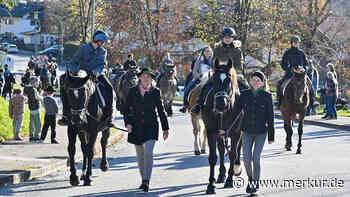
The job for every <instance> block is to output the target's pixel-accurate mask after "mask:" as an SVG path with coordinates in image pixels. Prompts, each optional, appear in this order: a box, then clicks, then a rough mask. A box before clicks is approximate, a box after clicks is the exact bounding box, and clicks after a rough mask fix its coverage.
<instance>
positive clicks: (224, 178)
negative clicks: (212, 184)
mask: <svg viewBox="0 0 350 197" xmlns="http://www.w3.org/2000/svg"><path fill="white" fill-rule="evenodd" d="M225 180H226V176H225V175H224V174H219V176H218V179H217V180H216V183H225Z"/></svg>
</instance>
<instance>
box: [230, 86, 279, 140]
mask: <svg viewBox="0 0 350 197" xmlns="http://www.w3.org/2000/svg"><path fill="white" fill-rule="evenodd" d="M236 102H237V103H236V104H235V108H234V111H235V113H236V114H238V113H239V112H240V111H241V110H243V112H244V117H243V121H242V131H243V132H246V133H249V134H263V133H266V132H268V140H269V141H273V140H274V135H275V128H274V112H273V105H272V95H271V94H270V93H269V92H266V91H264V90H259V92H258V94H257V95H256V96H254V94H253V91H252V89H248V90H244V91H242V92H241V96H240V97H239V99H238V100H237V101H236ZM234 117H236V115H235V116H234Z"/></svg>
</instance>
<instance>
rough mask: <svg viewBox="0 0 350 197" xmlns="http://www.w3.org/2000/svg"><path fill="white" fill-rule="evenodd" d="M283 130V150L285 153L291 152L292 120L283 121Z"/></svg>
mask: <svg viewBox="0 0 350 197" xmlns="http://www.w3.org/2000/svg"><path fill="white" fill-rule="evenodd" d="M284 130H285V131H286V133H287V137H286V145H285V148H286V150H287V151H291V150H292V149H291V147H292V135H293V128H292V120H287V121H284Z"/></svg>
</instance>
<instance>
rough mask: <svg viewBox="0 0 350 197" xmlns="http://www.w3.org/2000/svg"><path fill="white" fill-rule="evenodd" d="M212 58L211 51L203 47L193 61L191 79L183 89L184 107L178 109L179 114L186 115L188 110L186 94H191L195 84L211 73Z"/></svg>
mask: <svg viewBox="0 0 350 197" xmlns="http://www.w3.org/2000/svg"><path fill="white" fill-rule="evenodd" d="M212 56H213V51H212V49H211V48H210V47H209V46H207V47H204V48H203V49H202V51H201V54H200V55H199V57H198V58H197V59H196V60H195V63H194V66H193V71H192V75H193V79H192V80H191V81H190V82H188V84H187V85H186V87H185V91H184V98H183V101H184V106H183V107H182V108H181V109H180V112H182V113H186V110H187V108H188V98H187V97H188V94H189V93H190V92H191V90H192V89H193V88H195V87H196V84H198V83H200V80H201V78H202V76H203V75H205V74H206V73H208V72H211V71H212V66H211V57H212Z"/></svg>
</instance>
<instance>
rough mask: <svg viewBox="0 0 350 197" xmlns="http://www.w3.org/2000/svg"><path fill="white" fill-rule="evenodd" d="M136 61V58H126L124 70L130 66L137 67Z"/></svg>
mask: <svg viewBox="0 0 350 197" xmlns="http://www.w3.org/2000/svg"><path fill="white" fill-rule="evenodd" d="M136 66H137V65H136V62H135V61H134V60H126V62H125V63H124V70H129V69H130V68H135V67H136Z"/></svg>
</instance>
